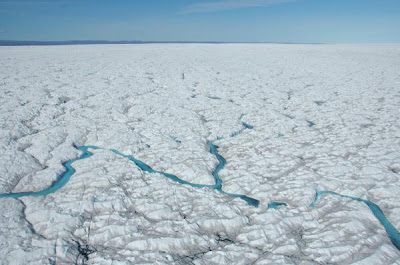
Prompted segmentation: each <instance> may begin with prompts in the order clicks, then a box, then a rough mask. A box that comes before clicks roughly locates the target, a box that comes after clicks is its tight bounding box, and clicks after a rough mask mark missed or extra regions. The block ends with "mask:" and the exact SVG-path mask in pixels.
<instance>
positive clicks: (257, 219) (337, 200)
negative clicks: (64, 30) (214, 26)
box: [0, 44, 400, 265]
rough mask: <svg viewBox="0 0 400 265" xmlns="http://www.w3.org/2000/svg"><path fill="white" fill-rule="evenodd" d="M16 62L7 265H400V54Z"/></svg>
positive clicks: (3, 220) (229, 48)
mask: <svg viewBox="0 0 400 265" xmlns="http://www.w3.org/2000/svg"><path fill="white" fill-rule="evenodd" d="M0 62H1V64H0V65H1V66H0V69H1V71H0V91H1V94H0V110H1V111H0V123H1V128H0V148H1V152H0V159H1V161H2V162H1V163H0V207H1V209H2V210H1V217H0V231H1V233H0V255H1V261H0V264H75V263H78V264H82V263H85V264H86V263H87V264H132V263H133V264H196V265H200V264H204V265H205V264H400V250H399V232H398V229H400V201H399V198H400V182H399V178H400V176H399V174H400V149H399V146H400V121H399V114H400V111H399V108H398V106H400V89H399V87H400V74H399V73H400V45H277V44H149V45H92V46H91V45H88V46H48V47H0ZM98 147H102V148H98ZM150 169H151V170H150ZM26 195H27V196H26ZM246 198H249V199H246ZM253 200H254V201H253ZM255 201H257V202H255Z"/></svg>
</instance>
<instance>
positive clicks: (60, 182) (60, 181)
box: [0, 146, 99, 198]
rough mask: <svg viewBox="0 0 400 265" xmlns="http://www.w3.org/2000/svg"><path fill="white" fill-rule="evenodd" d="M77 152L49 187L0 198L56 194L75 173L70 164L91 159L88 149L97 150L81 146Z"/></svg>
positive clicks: (8, 194) (65, 163)
mask: <svg viewBox="0 0 400 265" xmlns="http://www.w3.org/2000/svg"><path fill="white" fill-rule="evenodd" d="M76 148H77V149H78V150H80V151H82V152H83V153H82V154H81V155H80V156H79V157H78V158H75V159H71V160H69V161H67V162H64V163H63V166H64V168H65V171H64V172H63V173H62V174H61V175H60V176H59V177H58V178H57V180H56V181H54V182H53V183H52V184H51V185H50V187H48V188H46V189H44V190H41V191H32V192H18V193H5V194H0V198H21V197H26V196H34V197H38V196H46V195H47V194H50V193H53V192H56V191H57V190H58V189H60V188H62V187H64V186H65V184H67V182H68V181H69V179H70V178H71V176H72V175H73V174H74V173H75V168H73V167H72V163H74V162H75V161H78V160H82V159H85V158H88V157H91V156H92V155H93V153H91V152H89V151H88V149H89V148H91V149H99V147H97V146H81V147H76Z"/></svg>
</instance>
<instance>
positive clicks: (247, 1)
mask: <svg viewBox="0 0 400 265" xmlns="http://www.w3.org/2000/svg"><path fill="white" fill-rule="evenodd" d="M293 1H296V0H218V1H214V2H204V3H197V4H193V5H189V6H187V7H186V8H184V10H183V12H184V13H199V12H215V11H220V10H226V9H236V8H246V7H262V6H268V5H272V4H279V3H286V2H293Z"/></svg>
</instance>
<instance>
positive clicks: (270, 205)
mask: <svg viewBox="0 0 400 265" xmlns="http://www.w3.org/2000/svg"><path fill="white" fill-rule="evenodd" d="M279 206H287V204H286V203H284V202H270V203H268V209H277V208H278V207H279Z"/></svg>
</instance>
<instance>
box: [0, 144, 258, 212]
mask: <svg viewBox="0 0 400 265" xmlns="http://www.w3.org/2000/svg"><path fill="white" fill-rule="evenodd" d="M207 145H208V146H209V148H210V152H211V154H213V155H214V156H215V157H216V158H217V160H218V165H217V167H216V168H215V170H214V171H213V172H212V175H213V177H214V180H215V184H214V185H203V184H196V183H191V182H188V181H185V180H183V179H181V178H179V177H178V176H176V175H173V174H170V173H167V172H163V171H158V170H154V169H153V168H151V167H150V166H149V165H147V164H146V163H144V162H143V161H140V160H138V159H136V158H135V157H133V156H131V155H126V154H123V153H121V152H120V151H118V150H116V149H110V151H112V152H113V153H115V154H116V155H119V156H122V157H125V158H127V159H129V160H130V161H131V162H133V163H134V164H135V165H136V166H137V167H139V168H140V169H141V170H143V171H146V172H148V173H159V174H162V175H163V176H165V177H167V178H169V179H171V180H173V181H175V182H177V183H179V184H182V185H189V186H191V187H194V188H212V189H215V190H217V191H219V192H221V193H223V194H225V195H228V196H230V197H233V198H240V199H242V200H244V201H246V202H247V203H248V204H249V205H252V206H255V207H258V205H259V203H260V201H259V200H256V199H254V198H251V197H248V196H246V195H241V194H234V193H228V192H225V191H223V190H222V180H221V178H220V177H219V175H218V173H219V172H220V171H221V170H222V169H223V168H224V167H225V164H226V160H225V158H224V157H222V156H221V155H220V154H219V153H218V146H216V145H214V144H213V143H212V142H211V141H208V142H207ZM76 148H77V149H78V150H80V151H82V152H83V153H82V155H80V156H79V157H78V158H75V159H72V160H69V161H67V162H65V163H63V166H64V168H65V171H64V172H63V173H62V174H61V175H60V176H59V177H58V179H57V180H56V181H55V182H54V183H52V185H50V187H49V188H46V189H44V190H41V191H36V192H19V193H6V194H0V198H21V197H25V196H46V195H47V194H50V193H54V192H56V191H57V190H58V189H60V188H62V187H64V186H65V184H67V182H68V181H69V179H70V178H71V176H72V175H73V174H74V173H75V168H73V167H72V164H73V163H74V162H75V161H78V160H82V159H86V158H88V157H91V156H92V155H93V153H91V152H90V151H89V150H88V149H102V148H101V147H98V146H93V145H91V146H81V147H76Z"/></svg>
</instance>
